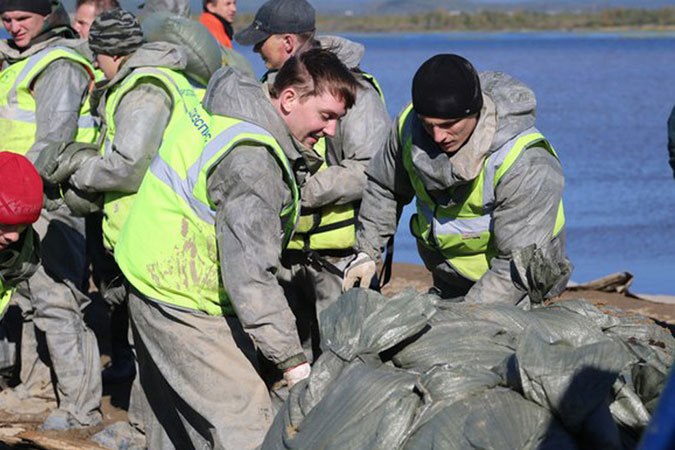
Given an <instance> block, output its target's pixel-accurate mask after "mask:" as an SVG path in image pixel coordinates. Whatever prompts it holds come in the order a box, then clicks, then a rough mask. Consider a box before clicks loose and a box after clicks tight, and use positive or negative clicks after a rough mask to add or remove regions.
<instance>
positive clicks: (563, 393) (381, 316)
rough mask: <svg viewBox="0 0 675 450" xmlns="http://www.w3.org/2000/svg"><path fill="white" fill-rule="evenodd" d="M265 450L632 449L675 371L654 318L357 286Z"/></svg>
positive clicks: (329, 324)
mask: <svg viewBox="0 0 675 450" xmlns="http://www.w3.org/2000/svg"><path fill="white" fill-rule="evenodd" d="M321 319H322V320H321V326H322V330H321V332H322V333H323V335H322V345H323V346H324V353H323V354H322V355H321V357H320V358H319V359H318V360H317V361H316V362H315V364H314V366H313V369H312V374H311V376H310V377H309V379H308V380H305V381H303V382H301V383H299V384H298V385H296V386H295V387H294V388H293V389H292V390H291V392H290V395H289V397H288V399H287V401H286V402H285V403H284V405H283V407H282V409H281V411H280V412H279V414H278V415H277V417H276V418H275V421H274V424H273V426H272V428H271V429H270V431H269V433H268V434H267V436H266V439H265V442H264V444H263V449H265V450H268V449H279V450H281V449H291V448H298V449H299V448H322V449H343V448H344V449H346V448H359V449H380V448H388V449H406V450H413V449H420V450H421V449H430V448H439V449H495V450H497V449H499V450H502V449H549V448H550V449H554V448H555V449H558V448H561V449H575V448H583V449H586V448H588V449H591V448H593V449H596V448H603V449H624V448H634V447H635V446H636V443H637V442H638V440H639V436H640V433H641V432H642V430H643V429H644V428H645V426H646V424H647V422H648V421H649V419H650V411H651V410H652V409H653V405H654V404H655V402H656V401H657V400H658V396H659V394H660V392H661V390H662V389H663V381H664V374H665V373H667V369H668V368H669V367H670V366H671V365H672V364H673V356H674V354H675V339H673V337H672V336H671V335H670V334H669V333H668V332H667V331H664V330H663V329H662V328H660V327H658V326H657V325H655V324H653V323H651V321H649V320H646V319H644V318H641V317H640V316H637V315H630V314H626V313H623V312H618V311H614V310H607V311H605V310H602V311H601V310H600V309H598V308H596V307H595V306H593V305H591V304H589V303H588V302H586V301H584V300H573V301H567V302H561V303H557V304H553V305H550V306H544V307H541V308H537V309H535V310H533V311H524V310H521V309H518V308H516V307H514V306H507V305H485V304H482V305H473V304H463V303H448V302H444V301H442V300H441V299H439V298H438V297H435V296H431V295H428V294H416V293H415V292H413V291H406V292H404V293H402V294H400V295H398V296H396V297H394V298H391V299H386V298H385V297H383V296H381V295H380V294H377V293H375V292H371V291H364V290H358V289H355V290H351V291H349V292H348V293H346V294H345V295H343V296H342V297H341V298H340V299H339V300H338V301H337V302H336V303H335V304H333V305H332V306H331V307H329V308H328V309H327V310H326V311H324V313H323V314H322V317H321Z"/></svg>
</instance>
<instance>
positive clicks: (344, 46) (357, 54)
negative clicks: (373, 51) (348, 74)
mask: <svg viewBox="0 0 675 450" xmlns="http://www.w3.org/2000/svg"><path fill="white" fill-rule="evenodd" d="M316 40H317V41H319V44H321V48H323V49H325V50H329V51H331V52H333V53H334V54H335V55H336V56H337V57H338V58H339V59H340V61H342V64H344V65H345V66H347V67H349V68H350V69H355V68H357V67H359V64H361V60H362V59H363V54H364V53H365V50H366V49H365V47H364V46H363V45H362V44H359V43H358V42H354V41H350V40H349V39H345V38H342V37H339V36H318V37H317V38H316Z"/></svg>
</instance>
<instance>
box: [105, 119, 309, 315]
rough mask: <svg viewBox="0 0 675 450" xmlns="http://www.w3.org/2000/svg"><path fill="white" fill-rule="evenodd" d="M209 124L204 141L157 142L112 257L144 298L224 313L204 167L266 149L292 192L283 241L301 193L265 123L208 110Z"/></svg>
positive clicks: (226, 302)
mask: <svg viewBox="0 0 675 450" xmlns="http://www.w3.org/2000/svg"><path fill="white" fill-rule="evenodd" d="M171 131H172V132H171V137H172V138H173V136H174V134H175V133H174V130H171ZM209 131H210V133H212V134H213V135H214V136H215V137H214V138H213V139H211V140H210V141H209V142H208V143H207V144H206V145H205V146H203V145H202V146H200V145H195V141H191V140H190V139H189V138H190V137H189V136H188V137H187V138H188V139H185V137H183V136H180V135H179V137H182V138H183V142H181V143H178V142H173V141H172V139H167V143H166V144H164V145H162V147H161V148H160V150H159V153H158V155H157V157H155V159H154V161H153V162H152V165H151V166H150V170H149V171H148V173H147V174H146V176H145V178H144V180H143V183H142V185H141V188H140V190H139V191H138V195H137V198H136V201H135V202H134V206H133V208H132V211H131V214H130V215H129V218H128V219H127V222H126V223H125V225H124V228H123V229H122V233H121V234H120V239H119V242H118V245H117V248H116V249H115V258H116V260H117V263H118V264H119V266H120V268H121V269H122V272H123V273H124V275H125V276H126V278H127V279H128V280H129V282H130V283H131V285H132V286H134V288H136V289H137V290H138V291H140V292H141V293H142V294H144V295H146V296H147V297H150V298H152V299H154V300H157V301H160V302H163V303H167V304H170V305H174V306H178V307H182V308H187V309H191V310H198V311H203V312H205V313H207V314H209V315H213V316H221V315H231V314H234V310H233V308H232V305H231V302H230V299H229V296H228V294H227V288H226V286H224V285H223V282H222V277H221V276H220V260H219V255H218V242H217V239H216V230H215V217H216V207H215V205H214V204H213V202H212V201H211V199H210V198H209V196H208V188H207V178H208V176H209V174H210V173H211V171H212V170H213V169H214V167H215V166H216V164H218V162H220V161H221V160H222V159H223V158H225V157H226V156H227V155H228V153H229V152H230V151H231V150H232V149H233V148H235V147H237V146H238V145H240V144H242V143H247V144H248V143H250V144H253V145H263V146H265V147H267V148H269V149H270V151H271V152H272V154H273V155H274V156H275V157H276V159H277V162H278V163H279V165H280V167H281V168H282V170H283V173H284V178H285V181H286V183H287V184H288V186H289V188H290V189H291V192H292V195H293V202H292V203H291V204H290V205H288V206H287V207H286V208H284V210H283V211H281V212H280V217H281V219H282V223H283V224H285V225H284V230H283V236H284V238H283V243H282V245H283V246H285V245H286V244H287V243H288V240H289V239H290V236H291V235H292V233H293V228H294V226H295V223H296V221H297V215H298V209H299V194H298V188H297V185H296V182H295V176H294V174H293V171H292V169H291V166H290V163H289V162H288V159H287V158H286V156H285V154H284V152H283V150H282V149H281V147H280V146H279V144H278V143H277V141H276V140H275V139H274V138H273V137H272V135H271V134H270V133H268V132H267V131H266V130H265V129H263V128H261V127H259V126H257V125H254V124H251V123H248V122H244V121H242V120H239V119H233V118H229V117H223V116H213V117H211V121H210V123H209ZM177 138H178V137H177ZM282 248H283V247H282ZM224 256H225V257H227V255H224Z"/></svg>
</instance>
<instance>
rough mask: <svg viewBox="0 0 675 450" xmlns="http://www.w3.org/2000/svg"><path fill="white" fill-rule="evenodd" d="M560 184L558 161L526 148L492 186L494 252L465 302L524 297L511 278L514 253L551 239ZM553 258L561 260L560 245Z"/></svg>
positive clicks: (521, 289) (562, 182)
mask: <svg viewBox="0 0 675 450" xmlns="http://www.w3.org/2000/svg"><path fill="white" fill-rule="evenodd" d="M563 188H564V178H563V174H562V168H561V166H560V163H559V162H558V160H557V159H556V158H554V157H553V156H552V155H551V154H549V153H548V152H547V151H546V150H545V149H542V148H531V149H528V150H526V151H524V152H523V154H522V155H521V156H520V158H519V159H518V160H517V161H516V162H515V163H514V165H513V166H512V167H511V168H510V169H509V170H508V171H507V172H506V174H505V175H504V177H503V178H502V179H501V180H500V182H499V184H498V185H497V188H496V189H495V205H496V206H495V211H494V213H493V224H494V231H493V236H494V245H495V247H496V250H497V252H498V254H497V256H496V257H495V258H493V259H492V261H491V262H490V269H489V270H488V271H487V272H486V273H485V274H484V275H483V276H482V277H481V278H480V279H479V280H478V282H476V284H474V285H473V287H471V289H470V290H469V292H468V293H467V295H466V296H465V300H466V301H467V302H473V303H495V302H499V303H510V304H516V303H518V301H520V300H521V299H522V298H523V297H525V295H526V292H525V290H524V289H523V288H522V287H521V286H520V285H519V283H514V279H513V277H512V273H514V271H512V267H511V263H512V253H513V251H515V250H518V249H520V248H523V247H527V246H528V245H531V244H536V245H537V247H540V248H541V247H545V246H547V245H548V244H549V243H550V242H551V241H552V239H553V229H554V226H555V222H556V217H557V212H558V205H559V203H560V200H561V198H562V193H563ZM553 257H555V258H559V259H561V260H562V259H563V258H564V257H565V253H564V247H563V248H561V249H560V252H559V254H558V255H553Z"/></svg>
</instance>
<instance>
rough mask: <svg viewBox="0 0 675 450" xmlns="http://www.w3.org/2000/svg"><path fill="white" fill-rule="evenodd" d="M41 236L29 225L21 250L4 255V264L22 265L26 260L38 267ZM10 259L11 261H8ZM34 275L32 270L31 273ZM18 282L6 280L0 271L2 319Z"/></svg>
mask: <svg viewBox="0 0 675 450" xmlns="http://www.w3.org/2000/svg"><path fill="white" fill-rule="evenodd" d="M38 247H39V238H38V236H37V233H35V231H34V230H33V228H32V227H30V226H29V227H27V228H26V230H25V231H24V232H23V237H22V245H21V250H19V251H18V252H13V253H14V255H13V256H9V257H8V256H7V255H6V254H5V255H3V257H2V259H3V261H4V264H6V265H8V266H9V267H12V268H15V267H20V266H21V265H23V264H24V263H26V262H31V263H32V264H34V265H35V267H37V264H38V263H39V257H38V256H37V255H38V253H39V248H38ZM8 259H9V261H7V260H8ZM29 275H32V272H31V273H30V274H29ZM16 284H17V280H16V279H14V280H5V279H4V277H3V276H2V274H1V273H0V319H2V317H3V316H4V314H5V311H6V310H7V305H9V301H10V300H11V298H12V294H13V293H14V290H15V289H14V288H15V285H16Z"/></svg>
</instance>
